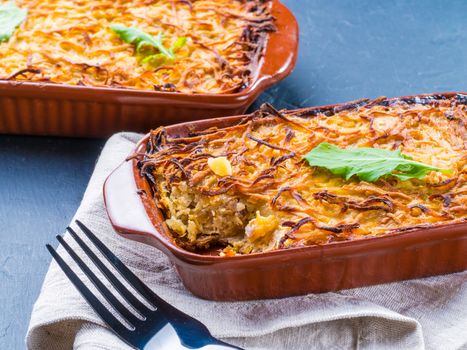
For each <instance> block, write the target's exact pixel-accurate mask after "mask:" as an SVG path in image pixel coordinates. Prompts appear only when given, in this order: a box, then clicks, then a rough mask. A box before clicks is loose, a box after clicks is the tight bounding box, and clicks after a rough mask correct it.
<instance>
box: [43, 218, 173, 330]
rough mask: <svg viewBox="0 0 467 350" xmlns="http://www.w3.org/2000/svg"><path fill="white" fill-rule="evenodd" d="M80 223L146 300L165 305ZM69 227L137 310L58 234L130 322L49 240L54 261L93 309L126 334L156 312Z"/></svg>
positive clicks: (108, 277)
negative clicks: (103, 299)
mask: <svg viewBox="0 0 467 350" xmlns="http://www.w3.org/2000/svg"><path fill="white" fill-rule="evenodd" d="M76 224H77V226H78V227H79V228H80V229H81V230H82V232H83V233H84V234H85V235H86V237H87V238H88V239H89V240H90V241H91V242H92V243H93V244H94V246H95V247H96V248H97V249H98V250H99V252H100V253H102V255H103V256H104V257H105V258H106V259H107V260H108V261H109V263H110V264H111V265H112V266H113V267H115V269H116V270H117V271H118V272H119V273H120V274H121V276H122V277H123V278H124V279H125V280H126V281H127V282H128V283H129V284H130V285H131V286H132V287H133V288H134V289H135V290H137V291H138V293H139V294H141V295H142V296H143V297H144V299H146V301H147V303H148V304H149V305H151V306H153V307H154V309H157V307H161V306H162V307H163V305H162V303H165V302H164V301H162V300H161V299H160V298H159V297H158V296H157V295H155V294H154V293H153V292H152V291H151V290H150V289H149V288H148V287H147V286H146V285H145V284H144V283H143V282H142V281H141V280H140V279H139V278H138V277H137V276H136V275H135V274H133V272H131V271H130V270H129V269H128V268H127V267H126V266H125V265H124V264H123V263H122V262H121V260H120V259H119V258H118V257H117V256H115V255H114V254H113V253H112V252H111V251H110V250H109V249H108V248H107V247H106V246H105V245H104V244H103V243H102V242H101V241H100V240H99V239H98V238H97V237H96V236H95V235H94V234H93V233H92V232H91V231H90V230H89V229H88V228H87V227H86V226H85V225H84V224H83V223H81V222H80V221H78V220H77V221H76ZM67 231H68V232H69V233H70V235H71V237H72V238H73V239H74V240H75V241H76V243H78V245H79V246H80V248H81V249H82V250H83V252H84V253H85V255H86V256H87V257H88V258H89V259H90V260H91V261H92V262H93V263H94V265H96V266H97V268H98V269H99V270H100V271H101V273H102V274H103V275H104V276H105V277H106V278H107V279H108V281H109V282H110V283H111V284H112V286H113V287H114V288H115V290H116V291H117V292H118V294H119V295H120V296H121V297H122V298H123V299H124V300H125V301H126V302H127V303H128V304H129V305H130V306H131V307H132V308H133V309H134V310H135V311H136V312H137V314H138V315H135V314H134V313H133V312H131V311H130V310H129V309H128V308H127V307H126V306H125V305H124V304H123V303H122V302H121V301H120V300H119V299H118V298H117V297H116V296H115V295H114V294H113V293H112V292H111V291H110V290H109V288H108V287H107V286H106V285H105V284H104V283H103V282H102V281H101V280H100V279H99V277H98V276H97V275H96V274H95V273H94V272H93V271H92V270H91V268H90V267H89V266H88V265H87V264H86V263H85V262H84V261H83V260H82V259H81V258H80V257H79V256H78V254H77V253H76V252H75V251H74V250H73V249H72V248H71V247H70V245H69V244H68V243H67V242H66V241H65V239H64V238H63V237H62V236H60V235H57V239H58V241H59V242H60V244H61V245H62V246H63V248H64V249H65V250H66V251H67V253H68V254H69V255H70V257H71V258H72V259H73V260H74V261H75V263H76V264H77V266H78V267H79V268H80V269H81V271H83V273H84V274H85V275H86V276H87V277H88V278H89V280H90V281H91V282H92V284H93V285H94V286H95V287H96V288H97V290H98V291H99V292H100V294H101V295H102V296H103V297H104V298H105V300H107V302H108V303H109V304H110V305H111V306H112V308H114V310H115V311H116V312H117V313H118V314H119V315H120V316H121V317H122V318H123V319H124V320H125V321H126V323H127V324H128V325H129V327H127V326H126V325H125V324H124V323H122V322H121V321H120V320H118V319H117V317H115V316H114V315H113V314H112V313H111V312H110V311H109V310H108V308H107V307H106V306H105V305H104V304H103V303H102V302H101V301H100V300H99V299H98V298H97V297H96V296H95V295H94V294H93V292H92V291H91V290H90V289H89V288H88V287H86V285H85V284H84V282H83V281H81V279H80V278H79V277H78V275H77V274H76V273H75V272H74V271H73V270H72V269H71V267H70V266H69V265H68V264H67V263H66V262H65V261H64V260H63V258H62V257H61V256H60V255H59V254H58V253H57V252H56V251H55V250H54V248H52V246H51V245H50V244H47V249H48V250H49V252H50V253H51V254H52V256H53V258H54V259H55V261H56V262H57V263H58V265H59V266H60V267H61V268H62V270H63V272H64V273H65V274H66V276H67V277H68V278H69V279H70V281H71V282H72V283H73V284H74V285H75V287H76V288H77V289H78V291H79V292H80V293H81V295H82V296H83V297H84V299H86V300H87V301H88V303H89V304H90V305H91V307H92V308H93V309H94V311H95V312H96V313H97V314H98V315H99V316H101V318H102V319H103V320H104V321H105V322H106V323H107V324H108V325H109V326H110V327H111V328H113V329H114V330H115V331H116V332H117V333H119V334H122V335H123V334H125V333H127V332H131V331H133V330H134V329H135V327H137V326H138V325H140V324H141V322H144V321H145V320H146V318H147V317H148V316H149V315H150V314H151V313H154V312H155V311H154V310H151V309H150V308H149V307H148V306H146V305H145V304H144V303H143V302H141V301H140V300H139V299H138V298H137V297H136V296H135V295H134V294H133V293H132V292H131V291H130V290H129V289H128V288H127V287H126V286H125V285H124V284H123V283H122V282H121V281H120V280H119V279H118V278H117V277H116V276H115V274H114V273H113V272H112V271H111V270H110V269H109V268H108V267H107V266H106V265H105V264H104V263H103V262H102V260H101V259H100V258H99V257H98V256H97V255H96V254H95V253H94V252H93V251H92V250H91V248H90V247H89V246H88V245H87V244H86V243H85V242H84V241H83V239H81V238H80V236H79V235H78V234H77V233H76V231H75V230H73V229H72V228H71V227H67ZM159 300H161V304H160V305H159V304H158V303H157V304H158V305H154V304H156V303H154V301H156V302H158V301H159Z"/></svg>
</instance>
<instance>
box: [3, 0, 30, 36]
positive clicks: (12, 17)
mask: <svg viewBox="0 0 467 350" xmlns="http://www.w3.org/2000/svg"><path fill="white" fill-rule="evenodd" d="M27 15H28V10H26V9H21V8H19V7H17V6H16V5H15V4H14V3H7V4H5V5H0V43H1V42H3V41H8V40H9V39H10V38H11V36H12V35H13V33H14V32H15V29H16V27H18V26H19V25H20V24H21V23H23V21H24V20H25V19H26V16H27Z"/></svg>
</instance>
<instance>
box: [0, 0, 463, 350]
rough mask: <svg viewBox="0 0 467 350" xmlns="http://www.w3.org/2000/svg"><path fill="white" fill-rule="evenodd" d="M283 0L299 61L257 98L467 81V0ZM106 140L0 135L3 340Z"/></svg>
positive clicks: (304, 99)
mask: <svg viewBox="0 0 467 350" xmlns="http://www.w3.org/2000/svg"><path fill="white" fill-rule="evenodd" d="M284 2H285V3H286V4H287V5H288V6H289V8H290V9H291V10H292V11H293V12H294V13H295V14H296V16H297V18H298V21H299V23H300V28H301V32H300V34H301V37H300V54H299V59H298V63H297V67H296V69H295V71H294V72H293V73H292V75H291V76H290V77H289V78H287V79H286V80H285V81H283V82H282V83H280V84H279V85H277V86H275V87H272V88H270V89H269V90H268V91H266V92H265V93H263V94H262V95H261V97H260V98H259V100H258V101H257V102H256V103H255V104H254V107H258V106H259V104H260V103H262V102H265V101H268V102H271V103H273V104H274V105H275V106H277V107H279V108H296V107H306V106H313V105H323V104H329V103H335V102H345V101H349V100H354V99H358V98H361V97H370V98H372V97H377V96H381V95H385V96H398V95H406V94H416V93H423V92H442V91H467V45H466V44H467V20H466V17H465V16H466V14H467V1H465V0H451V1H442V0H437V1H429V0H418V1H415V0H412V1H403V0H398V1H383V0H380V1H375V0H360V1H344V0H341V1H337V0H285V1H284ZM0 64H1V62H0ZM103 143H104V140H86V139H81V140H74V139H61V138H38V137H18V136H0V245H1V246H0V349H22V348H24V335H25V332H26V329H27V325H28V322H29V315H30V311H31V307H32V305H33V303H34V300H35V299H36V297H37V295H38V293H39V290H40V287H41V283H42V279H43V277H44V274H45V272H46V270H47V266H48V263H49V261H50V256H49V255H48V253H47V251H46V249H45V248H44V245H45V244H46V243H47V242H53V241H54V236H55V234H57V233H61V232H63V230H64V228H65V227H66V226H67V224H68V223H69V221H70V219H71V217H72V216H73V214H74V212H75V210H76V209H77V207H78V205H79V202H80V199H81V196H82V194H83V192H84V189H85V187H86V183H87V181H88V179H89V177H90V175H91V173H92V169H93V167H94V164H95V161H96V158H97V156H98V154H99V152H100V149H101V147H102V145H103Z"/></svg>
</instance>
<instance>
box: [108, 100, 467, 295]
mask: <svg viewBox="0 0 467 350" xmlns="http://www.w3.org/2000/svg"><path fill="white" fill-rule="evenodd" d="M453 95H454V93H447V94H436V95H419V96H406V97H401V98H399V99H405V100H407V101H413V100H414V98H420V99H421V100H419V101H423V102H426V103H430V101H433V99H436V98H442V97H443V96H445V97H452V96H453ZM387 101H388V100H387V99H386V100H381V103H386V102H387ZM389 101H390V100H389ZM466 102H467V101H466ZM356 105H358V103H357V104H339V105H329V106H321V107H314V108H306V109H301V110H299V112H300V113H301V114H302V115H303V114H306V115H310V116H311V115H313V114H314V113H316V112H317V111H320V112H325V111H331V112H332V111H334V110H339V109H342V108H353V106H356ZM241 118H242V116H236V117H227V118H218V119H211V120H202V121H197V122H193V123H183V124H178V125H173V126H169V127H167V128H166V130H167V132H168V134H169V135H171V136H184V135H187V133H188V132H190V131H199V130H203V129H206V128H209V127H212V126H218V127H223V126H229V125H232V124H234V123H236V122H238V121H240V119H241ZM146 142H147V136H146V137H144V138H143V139H142V140H141V141H140V142H139V144H138V145H137V147H136V150H137V151H140V152H143V153H144V150H145V147H146ZM150 193H151V190H150V188H149V185H148V183H147V182H146V180H145V179H143V178H142V177H140V175H139V171H138V170H137V168H136V160H131V161H127V162H125V163H123V164H122V165H121V166H120V167H119V168H117V169H116V170H115V171H114V172H113V173H112V174H111V175H110V176H109V177H108V179H107V180H106V182H105V185H104V198H105V204H106V208H107V212H108V215H109V218H110V221H111V223H112V225H113V227H114V228H115V230H116V231H117V232H118V233H120V234H121V235H123V236H124V237H126V238H129V239H133V240H136V241H140V242H143V243H146V244H149V245H152V246H154V247H156V248H158V249H160V250H161V251H163V252H164V253H165V254H166V255H167V256H168V257H169V259H170V260H171V261H172V262H173V264H174V265H175V267H176V269H177V271H178V273H179V274H180V277H181V279H182V281H183V283H184V284H185V286H186V287H187V288H188V289H189V290H190V291H191V292H192V293H193V294H195V295H197V296H199V297H201V298H206V299H212V300H248V299H260V298H277V297H285V296H291V295H299V294H306V293H318V292H327V291H335V290H340V289H346V288H354V287H361V286H367V285H373V284H379V283H387V282H393V281H400V280H405V279H411V278H419V277H425V276H432V275H438V274H446V273H452V272H457V271H463V270H465V269H467V259H466V256H467V221H466V222H462V223H456V224H445V225H439V226H436V227H431V228H420V229H416V230H413V231H411V232H405V233H397V234H388V235H385V236H379V237H370V238H367V239H362V240H356V241H342V242H334V243H329V244H325V245H322V246H308V247H300V248H291V249H286V250H275V251H270V252H265V253H255V254H250V255H239V256H234V257H220V256H213V255H201V254H196V253H191V252H188V251H186V250H183V249H182V248H180V247H178V246H177V245H176V244H175V243H174V241H173V239H172V236H171V234H170V232H169V231H168V228H167V227H166V226H165V223H164V219H163V216H162V213H161V212H160V210H159V209H158V208H157V207H156V206H155V204H154V202H153V201H152V199H151V197H150V195H147V194H150Z"/></svg>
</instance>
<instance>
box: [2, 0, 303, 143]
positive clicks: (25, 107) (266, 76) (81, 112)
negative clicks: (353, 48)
mask: <svg viewBox="0 0 467 350" xmlns="http://www.w3.org/2000/svg"><path fill="white" fill-rule="evenodd" d="M271 6H272V8H271V11H272V15H273V16H274V17H275V18H276V27H277V31H276V32H274V33H270V34H269V36H268V40H267V43H266V47H265V51H264V56H263V58H262V59H261V61H260V62H259V65H258V67H257V70H256V72H253V74H254V77H253V83H252V84H251V85H250V86H249V87H247V88H246V89H245V90H243V91H241V92H239V93H234V94H196V95H195V94H184V93H170V92H156V91H138V90H129V89H118V88H97V87H85V86H67V85H57V84H46V83H34V82H32V83H27V82H24V83H22V82H17V81H4V80H3V81H0V133H7V134H30V135H59V136H78V137H101V136H109V135H111V134H112V133H114V132H117V131H122V130H131V131H147V130H148V129H150V128H154V127H155V126H157V125H160V124H171V123H178V122H182V121H191V120H198V119H201V118H203V119H204V118H210V117H220V116H225V115H237V114H241V113H244V112H245V110H246V109H247V108H248V106H249V105H250V104H251V103H253V101H254V100H255V99H256V98H257V97H258V95H259V94H260V93H261V92H262V91H263V90H265V89H266V88H267V87H269V86H271V85H272V84H274V83H276V82H278V81H279V80H281V79H283V78H285V77H286V76H287V75H288V74H290V72H291V71H292V69H293V68H294V66H295V62H296V58H297V51H298V24H297V21H296V19H295V17H294V16H293V14H292V13H291V12H290V11H289V10H288V9H287V8H286V7H285V6H284V5H283V4H282V3H281V2H280V1H279V0H273V1H272V4H271Z"/></svg>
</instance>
